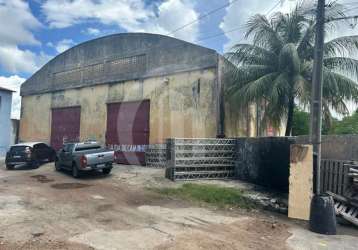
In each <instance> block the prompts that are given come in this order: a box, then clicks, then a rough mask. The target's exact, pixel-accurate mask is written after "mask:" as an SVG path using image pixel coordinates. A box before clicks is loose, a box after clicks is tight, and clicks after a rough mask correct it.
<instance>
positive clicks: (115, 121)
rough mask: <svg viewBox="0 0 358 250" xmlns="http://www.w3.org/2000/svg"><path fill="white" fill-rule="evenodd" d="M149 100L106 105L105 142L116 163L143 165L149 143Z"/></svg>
mask: <svg viewBox="0 0 358 250" xmlns="http://www.w3.org/2000/svg"><path fill="white" fill-rule="evenodd" d="M149 111H150V103H149V100H144V101H136V102H120V103H110V104H108V105H107V131H106V144H107V146H108V147H109V148H111V149H113V150H115V152H116V153H115V158H116V162H117V163H121V164H131V165H145V149H146V147H147V146H148V144H149Z"/></svg>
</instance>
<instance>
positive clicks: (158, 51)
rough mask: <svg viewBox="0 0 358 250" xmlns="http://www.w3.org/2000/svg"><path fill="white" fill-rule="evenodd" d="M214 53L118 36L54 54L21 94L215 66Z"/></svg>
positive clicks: (152, 37) (158, 38)
mask: <svg viewBox="0 0 358 250" xmlns="http://www.w3.org/2000/svg"><path fill="white" fill-rule="evenodd" d="M217 56H218V54H217V53H216V51H214V50H212V49H208V48H204V47H201V46H198V45H195V44H192V43H188V42H185V41H182V40H179V39H175V38H172V37H168V36H163V35H157V34H148V33H121V34H115V35H109V36H105V37H101V38H97V39H94V40H90V41H87V42H84V43H81V44H79V45H77V46H74V47H72V48H70V49H68V50H67V51H65V52H63V53H61V54H59V55H58V56H56V57H55V58H53V59H52V60H51V61H49V62H48V63H47V64H46V65H44V66H43V67H42V68H41V69H40V70H39V71H37V72H36V73H35V74H34V75H32V76H31V77H30V78H29V79H28V80H27V81H25V82H24V83H23V84H22V86H21V95H23V96H24V95H32V94H40V93H46V92H52V91H58V90H65V89H70V88H80V87H85V86H91V85H96V84H104V83H110V82H120V81H125V80H133V79H141V78H146V77H152V76H160V75H168V74H172V73H176V72H183V71H190V70H197V69H204V68H210V67H215V66H216V65H217Z"/></svg>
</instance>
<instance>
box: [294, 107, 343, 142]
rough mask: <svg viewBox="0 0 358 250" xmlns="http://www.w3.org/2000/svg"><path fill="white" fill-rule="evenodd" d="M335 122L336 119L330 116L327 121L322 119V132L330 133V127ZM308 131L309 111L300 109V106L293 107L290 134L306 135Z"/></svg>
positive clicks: (324, 133)
mask: <svg viewBox="0 0 358 250" xmlns="http://www.w3.org/2000/svg"><path fill="white" fill-rule="evenodd" d="M336 123H337V119H335V118H333V117H332V118H330V120H329V121H324V122H323V123H322V134H323V135H327V134H332V133H334V132H333V131H332V127H333V126H334V124H336ZM309 132H310V113H308V112H306V111H303V110H301V109H300V108H295V110H294V113H293V123H292V135H293V136H297V135H308V134H309Z"/></svg>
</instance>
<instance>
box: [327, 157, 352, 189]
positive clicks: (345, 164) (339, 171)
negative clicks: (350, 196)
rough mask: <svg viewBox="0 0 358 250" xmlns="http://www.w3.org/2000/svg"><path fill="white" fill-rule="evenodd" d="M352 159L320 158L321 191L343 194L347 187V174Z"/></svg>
mask: <svg viewBox="0 0 358 250" xmlns="http://www.w3.org/2000/svg"><path fill="white" fill-rule="evenodd" d="M351 164H354V162H352V161H343V160H332V159H322V161H321V191H322V192H326V191H331V192H333V193H335V194H339V195H344V192H345V189H346V187H347V181H348V178H347V174H348V171H349V167H350V165H351Z"/></svg>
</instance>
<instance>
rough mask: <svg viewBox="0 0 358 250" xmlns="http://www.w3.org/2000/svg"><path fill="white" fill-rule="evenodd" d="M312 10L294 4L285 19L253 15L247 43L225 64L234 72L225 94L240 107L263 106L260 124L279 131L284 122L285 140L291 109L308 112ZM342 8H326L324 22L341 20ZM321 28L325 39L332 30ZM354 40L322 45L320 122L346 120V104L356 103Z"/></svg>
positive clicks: (357, 63)
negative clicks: (340, 117)
mask: <svg viewBox="0 0 358 250" xmlns="http://www.w3.org/2000/svg"><path fill="white" fill-rule="evenodd" d="M312 9H314V8H313V6H307V5H305V4H302V3H301V4H298V5H297V6H296V8H295V9H294V10H293V11H292V12H291V13H289V14H283V13H276V14H274V15H273V16H271V18H270V19H268V18H267V17H266V16H264V15H255V16H253V17H251V18H250V19H249V21H248V22H247V32H246V34H245V37H246V38H249V39H252V43H240V44H236V45H235V46H234V47H233V48H232V49H231V51H230V52H229V53H227V58H228V59H229V60H230V61H231V62H232V63H234V64H235V65H236V66H237V67H236V69H235V70H234V72H233V73H234V74H233V82H232V84H231V85H230V87H229V88H228V89H227V94H228V96H229V98H230V100H231V101H233V102H234V103H235V104H236V105H238V106H240V107H245V106H247V105H249V104H250V103H257V104H262V103H265V111H264V116H263V117H264V118H263V122H270V123H271V124H273V125H274V126H276V127H278V126H279V124H281V122H282V121H283V119H287V124H286V132H285V135H286V136H289V135H290V133H291V129H292V119H293V111H294V108H295V106H296V105H300V106H305V107H309V103H310V97H311V81H312V69H313V50H314V39H315V25H316V22H315V17H314V13H313V11H312ZM342 15H343V12H342V11H341V6H340V5H338V4H331V6H330V8H329V10H327V11H326V17H327V18H332V17H337V16H342ZM336 25H337V23H334V22H331V23H328V24H326V33H327V32H329V31H331V30H332V29H334V28H337V26H336ZM357 52H358V36H344V37H339V38H336V39H333V40H330V41H328V42H326V43H325V45H324V69H323V77H324V83H323V100H322V103H323V104H322V107H323V119H324V121H325V122H327V123H329V121H330V120H331V119H330V118H331V112H332V111H335V112H336V113H338V114H343V115H346V114H348V109H347V106H346V102H347V101H348V100H351V101H354V102H356V103H357V102H358V84H357V82H358V60H356V59H353V58H351V57H349V56H350V55H352V54H354V53H357Z"/></svg>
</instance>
